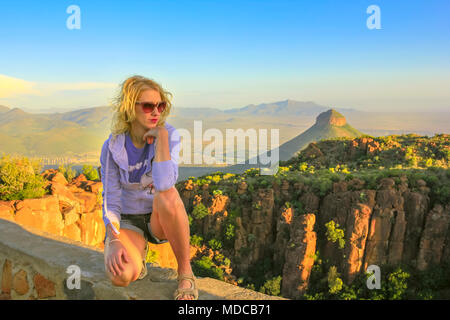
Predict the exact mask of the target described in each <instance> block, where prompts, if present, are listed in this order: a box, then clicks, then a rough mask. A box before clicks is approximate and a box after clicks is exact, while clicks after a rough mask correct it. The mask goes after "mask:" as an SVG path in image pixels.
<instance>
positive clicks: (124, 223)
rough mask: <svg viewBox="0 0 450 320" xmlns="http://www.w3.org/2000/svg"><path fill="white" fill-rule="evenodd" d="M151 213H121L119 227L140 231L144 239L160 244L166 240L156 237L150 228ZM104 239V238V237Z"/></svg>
mask: <svg viewBox="0 0 450 320" xmlns="http://www.w3.org/2000/svg"><path fill="white" fill-rule="evenodd" d="M150 216H151V213H144V214H121V217H120V229H129V230H133V231H136V232H138V233H140V234H141V235H142V236H143V237H144V239H145V240H147V241H148V242H151V243H154V244H162V243H166V242H168V240H166V239H164V240H160V239H158V238H157V237H156V236H155V235H154V234H153V233H152V231H151V230H150ZM105 240H106V239H105Z"/></svg>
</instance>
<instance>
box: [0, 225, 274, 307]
mask: <svg viewBox="0 0 450 320" xmlns="http://www.w3.org/2000/svg"><path fill="white" fill-rule="evenodd" d="M148 266H149V272H148V275H147V277H146V278H144V279H142V280H138V281H135V282H133V283H131V284H130V285H129V286H128V287H125V288H124V287H115V286H113V285H112V284H111V282H110V281H109V279H108V278H107V277H106V274H105V270H104V264H103V251H102V249H99V248H97V247H94V246H89V245H86V244H83V243H82V242H77V241H74V240H70V239H68V238H67V237H63V236H58V235H54V234H51V233H48V232H44V231H42V230H39V229H36V228H33V227H29V226H20V225H18V224H16V223H14V222H11V221H7V220H5V219H0V288H1V291H0V300H8V299H20V300H28V299H30V300H36V299H44V300H55V299H56V300H67V299H71V300H80V299H82V300H103V299H113V300H119V299H134V300H136V299H138V300H147V299H152V300H153V299H157V300H161V299H164V300H166V299H169V300H170V299H172V295H173V292H174V291H175V289H176V286H177V282H176V280H175V279H176V272H175V271H174V270H173V269H171V268H159V267H152V266H150V265H148ZM71 268H74V269H78V270H79V271H80V273H79V279H80V281H79V283H80V286H79V288H77V287H76V286H75V287H73V286H71V284H72V285H76V282H75V281H74V279H73V276H74V275H75V274H74V273H73V271H71V270H73V269H71ZM198 287H199V299H200V300H206V299H219V300H222V299H231V300H234V299H249V300H260V299H279V298H278V297H270V296H267V295H264V294H261V293H258V292H254V291H251V290H247V289H243V288H240V287H237V286H233V285H231V284H228V283H225V282H222V281H218V280H215V279H211V278H198Z"/></svg>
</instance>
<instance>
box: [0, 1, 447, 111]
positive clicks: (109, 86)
mask: <svg viewBox="0 0 450 320" xmlns="http://www.w3.org/2000/svg"><path fill="white" fill-rule="evenodd" d="M70 5H77V6H78V7H79V8H80V21H81V24H80V29H73V30H70V29H69V28H68V27H67V25H66V22H67V19H68V18H69V17H70V16H71V15H72V14H71V13H67V12H66V10H67V8H68V7H69V6H70ZM370 5H378V7H379V8H380V13H381V14H380V24H381V29H372V30H371V29H369V28H368V27H367V19H368V18H369V17H371V16H372V14H371V13H367V12H366V11H367V8H368V7H369V6H370ZM71 21H72V20H71ZM73 21H75V20H73ZM134 74H140V75H144V76H147V77H149V78H152V79H154V80H156V81H158V82H160V83H161V84H162V85H163V86H164V87H165V88H166V89H167V90H169V91H170V92H172V93H173V94H174V104H175V106H179V107H214V108H224V109H225V108H232V107H243V106H245V105H248V104H259V103H267V102H275V101H280V100H285V99H293V100H298V101H315V102H316V103H319V104H324V105H328V106H333V107H347V108H355V109H359V110H365V111H409V110H421V111H433V110H449V109H450V90H449V88H450V1H448V0H442V1H433V0H427V1H425V0H423V1H410V0H408V1H406V0H395V1H393V0H389V1H379V0H376V1H375V0H370V1H365V0H356V1H344V0H342V1H337V0H330V1H325V0H317V1H312V0H311V1H300V0H297V1H280V0H274V1H264V0H260V1H256V0H253V1H248V0H238V1H230V0H226V1H219V0H203V1H198V0H192V1H173V0H161V1H150V0H148V1H133V0H128V1H120V2H119V1H78V0H72V1H9V2H6V1H2V2H1V3H0V104H2V105H6V106H9V107H21V108H25V109H42V108H55V110H57V108H69V107H80V108H81V107H93V106H100V105H107V104H108V102H109V100H110V99H111V98H112V97H113V95H114V93H115V91H116V90H117V87H118V85H119V83H120V82H122V81H123V80H124V79H125V78H127V77H128V76H131V75H134Z"/></svg>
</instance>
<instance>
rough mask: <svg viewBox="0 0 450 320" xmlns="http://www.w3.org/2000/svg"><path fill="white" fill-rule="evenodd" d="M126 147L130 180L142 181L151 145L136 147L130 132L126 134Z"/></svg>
mask: <svg viewBox="0 0 450 320" xmlns="http://www.w3.org/2000/svg"><path fill="white" fill-rule="evenodd" d="M125 149H126V150H127V155H128V176H129V179H128V181H129V182H140V181H141V177H142V175H143V174H144V172H145V171H146V169H147V168H148V167H149V166H148V153H149V150H150V145H149V144H147V143H146V144H145V147H143V148H136V147H135V146H134V144H133V141H131V137H130V135H129V134H126V135H125Z"/></svg>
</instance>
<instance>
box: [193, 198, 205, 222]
mask: <svg viewBox="0 0 450 320" xmlns="http://www.w3.org/2000/svg"><path fill="white" fill-rule="evenodd" d="M208 213H209V211H208V208H206V207H205V205H204V204H203V203H201V202H200V203H199V204H197V205H196V206H195V207H194V210H192V216H193V217H194V218H195V219H202V218H204V217H206V216H207V215H208Z"/></svg>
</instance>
